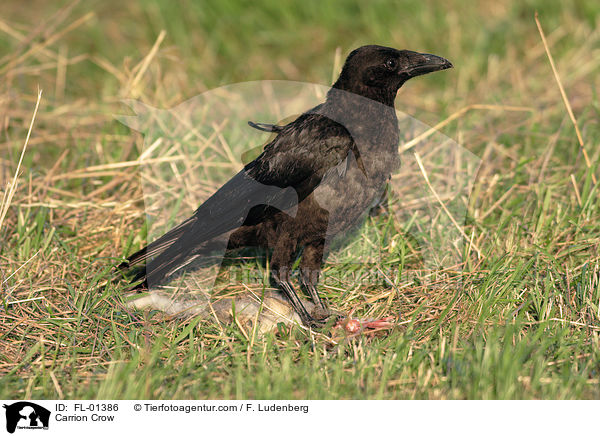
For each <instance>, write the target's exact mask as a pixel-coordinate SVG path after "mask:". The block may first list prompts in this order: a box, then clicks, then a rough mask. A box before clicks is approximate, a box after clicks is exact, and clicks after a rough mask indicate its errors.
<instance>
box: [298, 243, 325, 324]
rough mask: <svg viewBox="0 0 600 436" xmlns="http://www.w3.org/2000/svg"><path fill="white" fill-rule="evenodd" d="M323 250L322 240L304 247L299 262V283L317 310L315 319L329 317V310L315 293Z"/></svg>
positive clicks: (316, 292)
mask: <svg viewBox="0 0 600 436" xmlns="http://www.w3.org/2000/svg"><path fill="white" fill-rule="evenodd" d="M324 249H325V241H324V240H320V241H318V242H315V243H312V244H308V245H306V246H305V247H304V251H303V253H302V260H301V262H300V282H301V283H302V286H303V287H304V289H305V290H306V291H307V292H308V294H309V295H310V298H311V299H312V300H313V302H314V303H315V304H316V306H317V307H316V308H318V310H317V313H316V314H315V315H316V317H317V318H326V317H328V316H329V309H328V308H327V306H326V305H325V303H324V302H323V300H321V297H320V296H319V292H318V291H317V284H318V283H319V275H320V274H321V263H322V262H323V251H324Z"/></svg>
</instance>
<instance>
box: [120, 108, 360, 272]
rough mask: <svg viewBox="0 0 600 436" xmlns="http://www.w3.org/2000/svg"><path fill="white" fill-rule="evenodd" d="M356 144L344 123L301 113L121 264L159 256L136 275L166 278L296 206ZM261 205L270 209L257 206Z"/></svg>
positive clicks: (134, 262) (127, 264)
mask: <svg viewBox="0 0 600 436" xmlns="http://www.w3.org/2000/svg"><path fill="white" fill-rule="evenodd" d="M353 148H354V143H353V140H352V137H351V136H350V134H349V133H348V131H347V130H346V129H345V128H344V127H343V126H342V125H340V124H338V123H336V122H334V121H332V120H330V119H328V118H327V117H324V116H322V115H319V114H315V113H306V114H303V115H301V116H300V117H299V118H298V119H296V120H295V121H294V122H292V123H290V124H288V125H286V126H283V127H282V129H281V130H280V131H279V133H278V135H277V136H276V137H275V139H274V140H273V141H272V142H270V143H269V144H267V145H266V146H265V149H264V151H263V152H262V153H261V155H260V156H258V157H257V158H256V159H255V160H254V161H252V162H250V163H249V164H248V165H246V166H245V167H244V169H242V170H241V171H240V172H239V173H238V174H236V175H235V176H234V177H233V178H232V179H231V180H229V181H228V182H227V183H225V185H223V186H222V187H221V188H220V189H219V190H218V191H217V192H215V193H214V194H213V195H212V196H211V197H210V198H208V199H207V200H206V201H205V202H204V203H203V204H202V205H200V207H198V209H197V210H196V212H195V213H194V215H193V216H191V217H190V218H188V219H187V220H185V221H184V222H183V223H181V224H180V225H178V226H177V227H175V228H173V229H172V230H170V231H169V232H168V233H166V234H165V235H163V236H162V237H160V238H159V239H158V240H156V241H154V242H152V243H151V244H149V245H148V246H147V247H145V248H143V249H142V250H140V251H139V252H137V253H135V254H133V255H132V256H131V257H130V258H129V259H128V263H124V264H122V266H123V267H127V266H130V265H134V264H137V263H140V262H142V261H144V260H148V258H149V257H151V256H153V255H158V256H157V257H156V258H155V259H153V260H152V261H151V262H149V263H148V264H147V267H146V272H145V274H144V273H141V274H139V275H138V277H136V279H141V278H145V281H150V283H156V282H158V281H161V280H162V279H163V278H164V277H165V276H167V275H168V274H169V273H170V272H172V271H174V270H176V269H177V268H178V267H179V266H181V265H184V264H185V260H186V257H187V256H188V255H189V254H190V253H191V252H192V251H193V250H194V248H196V247H198V246H199V245H200V244H203V243H204V242H206V241H209V240H211V239H213V238H215V237H217V236H219V235H222V234H224V233H227V232H229V231H231V230H234V229H236V228H238V227H240V226H241V225H242V224H245V225H251V224H257V223H259V222H261V221H263V220H264V219H266V218H268V216H269V215H270V214H272V213H273V211H274V210H291V209H293V208H294V207H295V206H296V205H297V204H298V203H299V202H300V201H302V200H303V199H304V198H305V197H306V196H308V195H309V194H310V193H311V192H312V191H313V190H314V189H315V188H316V187H317V186H318V185H319V183H320V181H321V178H322V177H323V175H324V174H325V173H326V172H327V170H329V169H330V168H332V167H335V166H336V165H338V164H339V163H340V162H341V161H343V159H345V158H346V157H347V155H348V153H349V152H350V151H351V150H353ZM261 205H265V207H257V206H261ZM267 206H270V207H267ZM250 211H252V213H251V214H250V215H249V212H250Z"/></svg>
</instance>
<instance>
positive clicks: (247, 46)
mask: <svg viewBox="0 0 600 436" xmlns="http://www.w3.org/2000/svg"><path fill="white" fill-rule="evenodd" d="M536 11H537V12H538V14H539V21H540V23H541V26H542V27H543V29H544V32H545V35H546V38H547V45H548V50H549V51H550V52H551V53H552V55H553V57H554V60H555V63H556V68H557V73H558V75H559V77H560V80H561V82H562V84H563V86H564V89H565V93H566V96H567V98H568V102H569V104H570V106H571V107H572V111H573V113H574V117H575V118H576V119H577V123H578V126H579V129H580V130H581V141H580V140H579V139H578V137H577V135H576V134H575V130H574V128H573V123H572V120H571V118H570V117H569V115H568V112H567V110H566V107H565V103H564V102H563V99H562V97H561V93H560V90H559V87H558V86H557V81H556V77H555V75H554V74H553V72H552V68H551V66H550V63H549V60H548V56H547V53H546V49H545V47H544V45H543V43H542V39H541V37H540V33H539V31H538V28H537V26H536V22H535V20H534V16H535V12H536ZM599 28H600V2H598V1H593V0H573V1H554V0H550V1H548V0H515V1H496V0H481V1H470V0H448V1H431V0H429V1H428V0H425V1H404V0H400V1H383V0H374V1H364V0H350V1H343V2H342V1H339V2H338V1H331V2H328V1H322V0H321V1H316V0H305V1H302V2H288V1H283V0H278V1H275V0H267V1H242V0H226V1H189V0H188V1H180V2H173V1H168V0H147V1H127V2H125V1H116V0H105V1H100V0H93V1H75V2H72V1H42V0H30V1H15V0H7V1H4V2H3V3H2V14H1V16H0V199H1V203H0V291H1V293H2V297H3V298H2V303H3V305H2V307H3V308H4V310H3V311H2V309H1V308H0V374H1V375H5V374H9V375H12V376H14V377H6V378H4V379H3V381H6V383H3V386H0V397H6V398H8V397H14V396H15V393H18V395H19V396H24V397H31V396H46V397H60V398H63V397H64V398H76V397H90V398H96V397H105V398H116V397H120V398H123V397H126V398H139V397H141V396H143V397H146V398H156V397H164V398H185V397H195V398H199V397H213V398H244V397H248V396H254V397H260V398H275V397H277V398H292V397H293V398H305V397H310V398H523V397H527V398H581V397H586V398H598V397H599V395H600V394H599V392H600V391H599V390H598V387H599V383H598V373H599V371H600V368H599V367H598V362H599V361H600V355H599V354H598V353H599V351H598V350H599V349H600V348H599V347H598V331H600V327H599V325H600V318H599V314H600V312H599V311H598V301H600V300H599V299H600V286H599V285H598V283H599V280H600V274H599V271H600V257H599V247H600V201H599V200H598V194H597V188H596V179H597V178H598V177H599V176H600V174H599V172H598V162H599V160H600V159H599V158H600V147H599V146H598V145H599V143H600V126H599V123H598V120H599V119H600V117H599V112H600V101H599V97H598V95H599V87H600V74H599V72H600V30H599ZM364 44H380V45H387V46H392V47H395V48H400V49H410V50H415V51H422V52H429V53H433V54H437V55H440V56H443V57H446V58H448V59H449V60H451V61H452V63H453V64H454V69H452V70H448V71H444V72H443V73H436V74H431V75H427V76H424V77H420V78H419V79H418V80H414V81H410V82H408V83H407V84H406V85H405V86H404V87H403V88H402V89H401V91H400V93H399V97H398V99H397V100H396V107H397V108H398V109H399V110H401V111H403V112H405V113H406V114H408V115H410V116H413V117H415V118H416V119H417V120H419V121H421V122H423V123H425V124H427V125H429V126H436V125H437V127H438V129H439V130H440V131H441V132H442V133H443V134H445V135H447V136H448V137H450V138H452V139H453V140H454V141H456V142H457V143H458V144H460V145H461V146H462V147H465V148H466V149H468V150H469V151H470V152H472V153H474V154H475V155H477V156H478V158H480V159H481V160H482V166H481V168H479V171H478V173H477V179H476V181H475V184H474V186H473V192H472V195H471V198H470V199H469V204H467V205H464V206H465V207H467V206H468V211H469V212H468V217H467V219H466V222H465V233H466V234H467V235H468V237H469V238H470V242H469V244H467V249H466V252H465V253H464V259H465V263H464V265H462V274H463V275H462V277H461V279H462V280H463V285H464V286H462V287H461V289H460V292H457V289H456V288H455V287H453V286H452V284H451V283H442V284H441V286H440V288H439V289H437V290H436V291H431V290H430V289H429V288H426V287H424V286H421V284H419V283H416V284H415V285H414V287H410V288H407V289H403V291H402V292H399V293H396V290H395V288H393V286H395V285H393V286H392V287H391V288H390V287H386V286H388V285H385V286H380V287H368V286H362V285H359V284H353V283H350V282H349V283H344V285H343V286H342V288H343V289H342V291H340V290H339V289H327V290H326V292H327V296H328V298H329V299H330V301H332V302H333V303H332V304H333V305H334V306H336V307H338V308H342V309H343V310H350V309H351V308H352V307H354V306H353V305H358V306H359V307H361V308H365V310H369V311H371V313H377V314H378V315H380V316H382V315H385V314H389V313H397V311H401V312H402V313H403V316H404V318H403V319H406V320H410V323H411V324H410V326H408V327H407V328H406V330H401V331H396V332H394V333H393V334H390V336H389V337H387V338H386V339H383V340H381V341H373V342H368V344H369V346H368V347H365V348H363V345H364V344H366V343H367V342H358V344H359V345H356V344H357V343H354V342H353V343H351V344H352V345H348V347H349V348H348V350H349V351H348V350H346V349H345V348H344V346H345V345H343V346H342V345H340V347H341V348H336V349H335V350H338V351H339V350H341V351H339V353H338V354H335V353H333V354H327V355H326V356H327V359H325V358H324V357H323V356H322V355H321V354H319V353H320V351H315V350H317V348H318V347H315V348H310V347H309V346H308V345H307V341H305V340H304V339H302V340H300V341H295V342H294V341H289V342H286V340H287V339H288V338H287V337H285V336H284V337H283V338H278V339H273V341H272V342H269V343H268V345H266V344H267V343H266V342H265V343H262V344H261V345H258V347H263V345H264V347H265V348H264V349H261V350H259V352H258V354H256V355H255V354H253V352H254V351H253V350H254V348H256V347H257V345H256V344H255V343H254V341H253V340H248V337H247V336H246V333H244V334H242V333H240V331H239V330H238V329H237V327H236V326H233V327H222V326H214V325H213V324H210V323H205V324H198V323H196V324H191V325H189V326H186V327H182V326H181V325H180V324H179V323H177V322H173V321H168V320H167V321H165V320H164V319H161V318H157V317H152V316H146V315H139V314H137V315H134V314H131V313H129V312H127V311H125V310H123V309H122V307H123V306H122V304H121V303H122V302H121V300H120V298H121V297H120V295H121V292H122V291H123V290H124V289H125V288H126V287H127V283H124V282H123V281H121V282H118V281H117V282H115V281H114V280H113V279H112V278H113V266H114V265H115V264H116V263H118V262H119V261H120V260H121V259H122V258H123V256H124V255H126V254H130V253H132V252H133V251H134V250H136V249H137V248H140V247H141V246H142V244H144V243H145V241H146V237H147V227H146V224H145V218H146V216H145V210H144V203H143V194H142V189H141V186H142V181H141V177H142V176H141V175H140V172H139V168H138V166H139V162H137V159H138V158H139V156H140V153H141V151H142V146H143V137H142V135H141V134H140V133H138V132H135V131H133V130H131V129H129V128H128V127H126V126H125V125H123V124H121V123H119V122H118V121H117V120H116V119H115V114H121V115H122V114H125V115H127V114H129V115H131V112H130V110H129V109H128V108H127V107H126V106H125V105H123V104H122V103H121V101H122V100H123V99H137V100H140V101H142V102H144V103H146V104H148V105H151V106H153V107H157V108H161V109H165V108H171V107H174V106H176V105H178V104H180V103H182V102H184V101H185V100H187V99H190V98H192V97H194V96H196V95H198V94H200V93H202V92H204V91H207V90H210V89H214V88H216V87H219V86H222V85H227V84H231V83H237V82H243V81H250V80H297V81H302V82H312V83H317V84H321V85H326V86H328V85H330V84H331V83H332V81H333V80H334V78H335V77H336V75H337V73H338V71H339V69H340V67H341V63H342V62H343V60H344V59H345V57H346V55H347V54H348V53H349V52H350V51H351V50H352V49H354V48H356V47H358V46H361V45H364ZM38 90H42V97H41V100H40V103H39V109H38V111H37V114H36V116H35V123H34V126H33V129H32V133H31V137H30V139H29V142H28V143H27V148H26V150H25V151H24V152H23V150H24V143H25V138H26V137H27V133H28V128H29V126H30V123H31V120H32V115H33V112H34V108H35V105H36V101H37V97H38ZM255 121H261V122H270V121H277V120H255ZM584 148H585V150H586V151H587V155H588V156H587V158H586V155H585V154H584V152H583V149H584ZM22 153H23V154H22ZM21 155H22V156H23V160H22V162H21V163H20V164H19V161H20V157H21ZM234 158H235V159H238V161H237V162H236V165H239V164H240V163H241V160H240V159H241V156H234ZM15 174H16V176H15ZM13 178H14V180H15V181H16V183H14V184H13V183H12V181H13ZM207 192H208V191H207ZM169 219H173V217H172V216H171V217H169ZM386 225H387V224H386V223H382V222H381V221H377V222H374V223H373V222H372V223H370V224H368V226H370V227H369V229H370V231H371V232H372V233H374V234H375V236H378V235H379V232H380V230H381V229H382V228H384V229H387V228H388V227H389V226H388V227H386ZM390 228H391V227H390ZM388 236H389V235H388ZM373 240H375V241H376V242H377V244H375V245H373V244H372V243H371V241H370V240H367V239H365V241H366V242H368V243H369V244H371V245H372V246H375V247H381V252H382V253H384V254H385V256H383V257H382V262H388V263H394V264H400V265H404V260H405V259H404V256H405V253H404V252H401V251H402V250H406V251H407V252H409V251H410V250H409V248H410V247H408V246H407V244H408V243H407V242H406V238H403V237H402V236H401V235H399V234H394V233H392V235H391V236H390V237H389V238H388V239H387V240H386V242H385V244H383V243H381V244H380V243H379V242H380V241H379V240H377V239H376V238H375V237H374V239H373ZM382 240H383V239H382ZM394 241H395V242H394ZM473 244H475V245H476V246H477V247H479V249H480V251H481V255H476V254H475V252H474V250H472V246H473ZM399 247H401V249H400V248H399ZM348 296H351V298H350V297H348ZM507 320H512V321H514V322H515V323H518V324H510V323H509V322H508V321H507ZM196 328H197V329H200V330H201V332H202V334H198V335H196V334H195V331H196V330H194V329H196ZM163 339H165V340H164V341H163ZM311 340H312V339H311ZM278 341H279V342H278ZM365 341H366V339H365ZM100 344H101V345H100ZM170 347H172V348H170ZM253 347H254V348H253ZM351 347H355V348H351ZM140 350H141V351H140ZM206 350H210V351H208V352H207V351H206ZM346 351H347V352H346ZM44 353H47V354H48V355H53V356H54V357H53V359H54V360H52V361H48V360H44V359H45V358H44V356H45V355H46V354H44ZM387 353H389V354H387ZM224 356H225V357H224ZM226 356H229V357H226ZM231 356H233V357H231ZM236 356H237V357H236ZM239 356H242V357H239ZM256 356H261V357H259V358H257V357H256ZM397 356H401V357H400V358H397ZM236 359H237V360H236ZM315 362H316V363H315ZM292 363H293V365H292ZM199 365H202V366H203V369H204V370H203V371H200V372H201V374H200V373H199V372H198V371H196V370H197V368H198V366H199ZM249 370H251V371H252V373H253V377H247V373H248V371H249ZM133 374H135V377H134V376H133ZM56 376H58V379H57V378H56ZM53 377H54V378H53ZM174 378H177V379H176V380H174ZM165 380H171V381H173V383H169V384H165V383H164V381H165ZM2 389H4V391H3V390H2ZM3 392H5V393H4V394H3Z"/></svg>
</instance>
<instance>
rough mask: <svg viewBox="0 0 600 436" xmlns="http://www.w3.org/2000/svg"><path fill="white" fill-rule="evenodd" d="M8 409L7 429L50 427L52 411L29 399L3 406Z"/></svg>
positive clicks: (9, 430)
mask: <svg viewBox="0 0 600 436" xmlns="http://www.w3.org/2000/svg"><path fill="white" fill-rule="evenodd" d="M3 407H4V408H5V409H6V431H8V432H9V433H14V432H15V430H16V428H17V427H19V428H20V429H21V428H23V429H48V424H49V422H50V411H49V410H48V409H45V408H43V407H42V406H38V405H37V404H35V403H30V402H29V401H19V402H18V403H13V404H10V405H6V404H5V405H4V406H3Z"/></svg>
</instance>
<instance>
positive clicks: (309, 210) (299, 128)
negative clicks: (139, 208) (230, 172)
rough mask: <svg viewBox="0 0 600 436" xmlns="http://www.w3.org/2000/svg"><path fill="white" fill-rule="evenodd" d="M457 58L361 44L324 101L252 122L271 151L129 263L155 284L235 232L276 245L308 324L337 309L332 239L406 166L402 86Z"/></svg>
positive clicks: (287, 287)
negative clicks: (327, 256) (323, 274)
mask: <svg viewBox="0 0 600 436" xmlns="http://www.w3.org/2000/svg"><path fill="white" fill-rule="evenodd" d="M450 67H452V64H451V63H450V62H448V61H447V60H446V59H443V58H441V57H438V56H434V55H429V54H421V53H416V52H412V51H407V50H395V49H392V48H387V47H380V46H374V45H370V46H364V47H360V48H358V49H356V50H354V51H353V52H352V53H350V55H349V56H348V58H347V59H346V62H345V64H344V67H343V69H342V72H341V74H340V77H339V79H338V80H337V81H336V82H335V84H334V85H333V87H332V89H331V90H330V91H329V93H328V95H327V100H326V101H325V102H324V103H322V104H320V105H318V106H316V107H314V108H312V109H310V110H309V111H307V112H305V113H304V114H302V115H300V116H299V117H298V118H297V119H296V120H294V121H292V122H291V123H289V124H287V125H284V126H277V125H272V124H263V123H252V122H250V123H249V124H250V125H251V126H252V127H254V128H258V129H260V130H265V131H269V132H273V133H274V134H275V135H276V136H275V137H274V139H273V140H272V141H271V142H270V143H269V144H267V145H266V146H265V148H264V151H263V152H262V154H261V155H260V156H258V157H257V158H256V159H255V160H254V161H252V162H250V163H248V164H247V165H246V166H245V167H244V169H243V170H241V171H240V172H239V173H238V174H237V175H235V176H234V177H233V178H232V179H231V180H230V181H229V182H227V183H226V184H225V185H223V186H222V187H221V188H220V189H219V190H218V191H217V192H215V194H213V195H212V196H211V197H210V198H209V199H208V200H206V201H205V202H204V203H203V204H202V205H200V207H199V208H198V209H197V210H196V212H195V213H194V215H192V216H191V217H190V218H188V219H187V220H185V221H184V222H183V223H181V224H180V225H178V226H177V227H175V228H173V229H172V230H170V231H169V232H168V233H166V234H165V235H163V236H162V237H160V238H159V239H158V240H156V241H154V242H152V243H150V244H149V245H148V246H147V247H145V248H143V249H142V250H140V251H138V252H137V253H135V254H133V255H132V256H130V257H129V258H128V260H127V261H126V262H124V263H123V264H121V265H120V267H121V268H128V267H131V266H133V265H136V264H139V263H141V262H146V268H145V270H143V271H142V272H141V273H139V274H138V275H137V276H136V277H135V279H134V280H142V282H141V283H140V284H139V285H138V287H150V286H152V285H154V284H158V283H160V282H162V281H164V280H165V279H166V278H168V277H169V276H170V275H171V274H173V273H174V272H175V271H176V270H178V269H180V268H181V267H182V266H185V265H187V264H188V263H189V262H190V260H191V259H194V258H197V257H199V256H202V255H203V254H206V253H209V252H210V250H211V247H212V244H211V241H214V240H215V239H218V238H219V237H221V238H222V237H223V235H226V236H228V237H229V242H228V245H227V249H228V250H234V249H238V248H242V247H247V246H262V247H265V248H269V249H272V250H273V254H272V257H271V270H272V272H273V279H274V280H275V282H276V283H277V285H278V286H279V287H280V288H281V290H282V291H283V292H284V293H285V295H286V296H287V297H288V299H289V300H290V303H291V304H292V306H293V307H294V310H296V312H297V313H298V314H299V315H300V317H301V319H302V321H303V322H304V323H305V324H307V325H318V324H320V323H321V322H322V321H323V320H324V319H325V318H326V317H327V315H328V313H329V312H328V310H327V308H326V306H325V304H324V303H323V302H322V301H321V299H320V297H319V294H318V292H317V282H318V279H319V273H320V270H321V263H322V260H323V253H324V250H325V248H326V244H327V241H329V240H330V239H331V237H333V236H335V235H337V234H340V233H342V232H345V231H347V230H349V229H350V228H351V227H352V226H353V225H354V224H355V223H356V222H357V221H358V220H359V218H360V217H361V216H362V215H363V214H364V213H365V212H367V211H368V210H369V208H370V206H372V205H373V203H374V202H376V201H377V200H378V199H379V198H380V197H381V193H382V191H383V189H384V188H385V185H386V182H387V180H388V179H389V177H390V176H391V174H392V172H393V171H394V170H395V169H396V168H397V167H398V165H399V156H398V142H399V132H398V120H397V118H396V112H395V109H394V99H395V97H396V93H397V91H398V89H399V88H400V87H401V86H402V85H403V84H404V82H406V81H407V80H408V79H410V78H411V77H415V76H418V75H422V74H426V73H429V72H432V71H438V70H443V69H446V68H450ZM300 249H303V252H302V259H301V262H300V282H301V284H302V285H303V286H304V288H305V290H306V291H307V292H308V294H309V295H310V297H311V298H312V300H313V301H314V302H315V304H316V310H314V311H313V313H312V314H310V313H308V312H307V310H306V309H305V308H304V306H303V305H302V303H301V301H300V299H299V298H298V296H297V294H296V292H295V290H294V287H293V285H292V283H291V281H290V276H291V268H292V264H293V261H294V258H295V256H296V253H297V251H298V250H300Z"/></svg>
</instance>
